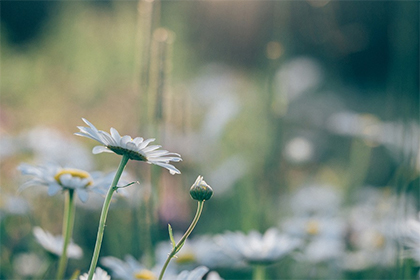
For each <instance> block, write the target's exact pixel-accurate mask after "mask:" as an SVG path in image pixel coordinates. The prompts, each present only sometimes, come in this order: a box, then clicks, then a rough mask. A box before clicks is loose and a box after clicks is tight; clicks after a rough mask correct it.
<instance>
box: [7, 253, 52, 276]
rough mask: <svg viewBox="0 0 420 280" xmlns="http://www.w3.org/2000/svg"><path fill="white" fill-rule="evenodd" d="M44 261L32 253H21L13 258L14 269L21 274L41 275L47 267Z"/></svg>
mask: <svg viewBox="0 0 420 280" xmlns="http://www.w3.org/2000/svg"><path fill="white" fill-rule="evenodd" d="M44 264H45V262H44V261H43V260H42V259H41V258H40V257H39V256H37V255H36V254H34V253H23V254H19V255H16V256H15V257H14V259H13V268H14V270H15V271H16V272H17V273H18V274H19V275H22V276H26V277H29V276H37V275H41V274H42V273H44V272H45V270H46V269H47V266H45V265H44Z"/></svg>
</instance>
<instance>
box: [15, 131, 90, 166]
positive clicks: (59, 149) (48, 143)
mask: <svg viewBox="0 0 420 280" xmlns="http://www.w3.org/2000/svg"><path fill="white" fill-rule="evenodd" d="M17 138H18V139H17V140H18V142H19V143H20V144H21V146H22V147H23V149H24V150H26V151H28V152H30V153H31V154H33V156H34V159H35V161H36V162H46V161H53V162H56V163H58V164H60V165H62V166H79V168H82V169H92V168H93V157H92V154H91V153H89V150H88V149H87V148H86V147H84V146H83V145H81V144H80V143H79V142H77V141H75V140H73V139H72V138H70V137H66V135H63V134H62V133H61V132H60V131H59V130H56V129H53V128H50V127H44V126H38V127H35V128H32V129H31V130H29V131H27V132H23V133H21V134H20V135H19V136H18V137H17ZM69 151H71V152H69Z"/></svg>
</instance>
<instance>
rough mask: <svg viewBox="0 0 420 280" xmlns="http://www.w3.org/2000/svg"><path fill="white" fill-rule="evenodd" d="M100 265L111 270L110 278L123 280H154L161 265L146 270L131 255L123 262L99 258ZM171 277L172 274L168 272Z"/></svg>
mask: <svg viewBox="0 0 420 280" xmlns="http://www.w3.org/2000/svg"><path fill="white" fill-rule="evenodd" d="M101 264H102V265H103V266H105V267H107V268H109V269H110V270H111V273H112V277H115V278H118V279H123V280H137V279H143V280H155V279H157V278H158V275H159V271H160V269H161V265H160V264H159V265H156V266H155V267H154V268H152V269H148V268H147V267H146V266H145V265H143V264H142V263H140V262H139V261H138V260H136V259H135V258H134V257H133V256H131V255H126V256H125V258H124V260H120V259H118V258H115V257H111V256H109V257H103V258H101ZM170 273H171V274H170V275H172V272H170Z"/></svg>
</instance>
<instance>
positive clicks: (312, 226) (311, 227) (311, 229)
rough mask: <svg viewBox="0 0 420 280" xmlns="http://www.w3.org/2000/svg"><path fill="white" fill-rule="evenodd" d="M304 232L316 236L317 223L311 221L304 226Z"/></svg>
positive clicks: (317, 231)
mask: <svg viewBox="0 0 420 280" xmlns="http://www.w3.org/2000/svg"><path fill="white" fill-rule="evenodd" d="M306 232H307V233H308V234H310V235H316V234H318V233H319V223H318V222H317V221H314V220H311V221H309V222H308V223H307V224H306Z"/></svg>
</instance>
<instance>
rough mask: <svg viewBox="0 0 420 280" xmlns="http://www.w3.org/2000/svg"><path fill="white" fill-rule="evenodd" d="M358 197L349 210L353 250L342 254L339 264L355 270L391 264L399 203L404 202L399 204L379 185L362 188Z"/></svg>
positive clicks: (351, 246)
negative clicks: (357, 201)
mask: <svg viewBox="0 0 420 280" xmlns="http://www.w3.org/2000/svg"><path fill="white" fill-rule="evenodd" d="M360 200H361V201H360V202H359V203H358V204H356V205H355V206H353V207H352V208H351V209H350V210H349V227H348V242H349V246H350V248H352V250H351V251H350V252H348V253H347V254H346V255H345V256H344V258H343V263H342V266H343V268H344V269H347V270H356V271H357V270H365V269H368V268H371V267H392V266H394V265H395V264H396V260H397V257H398V247H397V234H398V230H399V225H400V221H401V218H402V217H401V216H400V215H401V212H402V211H401V206H403V207H407V205H399V203H398V199H397V197H396V196H394V195H392V194H390V193H389V192H388V191H383V190H379V189H365V190H364V191H362V192H361V198H360ZM407 203H409V202H408V201H407Z"/></svg>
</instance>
